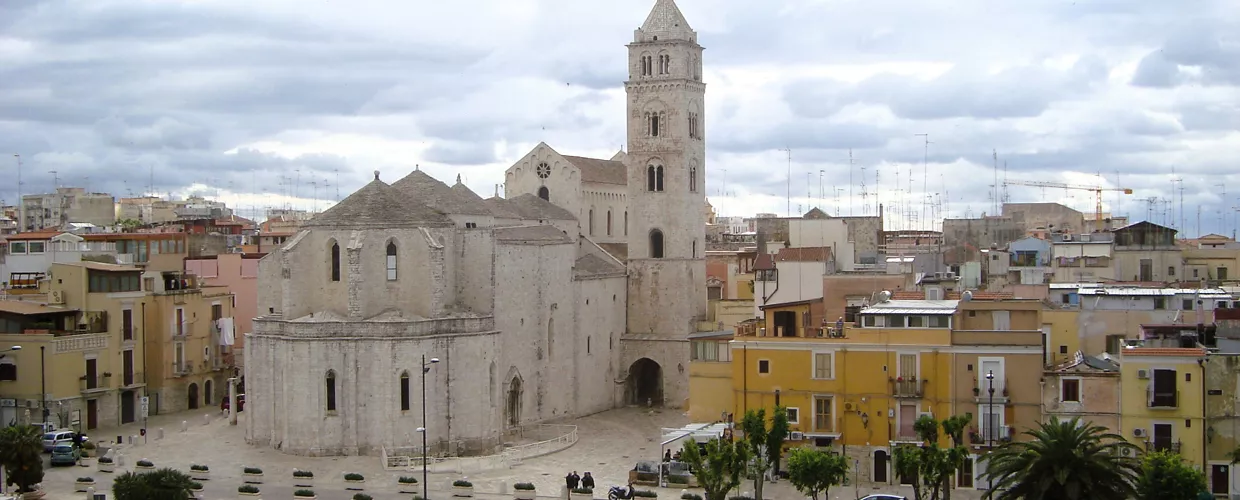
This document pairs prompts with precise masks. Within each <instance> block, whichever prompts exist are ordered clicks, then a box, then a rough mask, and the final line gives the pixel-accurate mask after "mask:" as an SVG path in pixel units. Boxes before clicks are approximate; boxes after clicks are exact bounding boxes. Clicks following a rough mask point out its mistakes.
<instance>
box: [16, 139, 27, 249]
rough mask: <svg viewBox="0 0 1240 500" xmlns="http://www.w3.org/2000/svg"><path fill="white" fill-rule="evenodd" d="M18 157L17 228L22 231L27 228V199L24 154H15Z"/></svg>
mask: <svg viewBox="0 0 1240 500" xmlns="http://www.w3.org/2000/svg"><path fill="white" fill-rule="evenodd" d="M13 157H14V158H17V218H18V219H20V220H19V221H18V223H17V230H18V231H22V230H24V229H25V228H26V201H25V200H24V199H22V155H20V154H16V153H14V154H13Z"/></svg>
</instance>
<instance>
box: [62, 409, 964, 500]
mask: <svg viewBox="0 0 1240 500" xmlns="http://www.w3.org/2000/svg"><path fill="white" fill-rule="evenodd" d="M204 416H205V417H204ZM245 416H246V414H245V413H244V412H242V413H241V415H240V421H239V423H238V425H237V426H230V425H228V422H227V420H226V418H225V417H224V416H223V415H222V414H221V413H220V412H219V410H218V409H215V410H198V411H190V412H184V413H178V414H172V415H156V416H153V417H152V418H151V419H150V421H149V423H148V427H149V429H150V432H149V435H148V438H147V442H146V444H141V439H142V438H138V440H139V441H138V444H135V445H133V446H128V445H126V446H123V447H122V448H121V450H122V451H121V455H122V457H123V459H122V463H123V465H120V466H118V467H117V468H116V470H117V472H116V473H114V474H108V473H103V472H99V471H98V470H97V468H96V467H95V466H94V465H92V466H91V467H88V468H87V467H58V468H54V469H48V470H47V475H46V478H45V480H44V483H43V484H44V489H45V490H46V491H47V492H48V498H51V499H60V498H65V499H76V498H85V494H84V493H74V492H73V489H74V488H73V481H74V479H76V478H78V477H82V476H91V477H94V478H95V481H96V483H97V485H96V487H97V488H98V489H99V490H100V492H107V493H108V498H111V479H110V478H111V477H112V476H115V475H117V474H120V473H122V472H124V471H127V470H132V469H133V465H134V463H135V462H136V461H137V460H140V459H148V460H151V461H152V462H154V463H155V466H156V467H172V468H176V469H179V470H182V471H188V470H189V466H190V465H192V464H203V465H207V466H209V467H210V468H211V471H210V476H211V479H210V480H207V481H202V483H203V484H204V485H205V488H206V491H205V494H204V495H203V498H205V499H207V500H216V499H236V498H239V497H238V495H237V487H238V486H240V485H241V484H242V483H243V480H242V473H241V471H242V468H243V467H259V468H261V469H263V472H264V478H263V484H260V485H258V486H259V488H260V490H261V492H262V497H261V498H265V499H268V500H270V499H291V498H292V497H293V491H294V490H296V489H300V488H295V487H293V480H292V471H293V470H294V469H301V470H309V471H312V472H314V474H315V478H314V487H313V488H312V489H313V490H314V491H315V492H316V493H317V495H318V498H319V499H321V500H349V499H351V498H352V495H353V493H354V492H351V491H346V488H345V486H346V484H345V482H344V479H343V475H344V473H346V472H357V473H360V474H362V475H364V476H365V477H366V483H365V485H364V488H365V493H367V494H370V495H372V496H374V498H375V499H384V500H386V499H397V498H400V499H406V500H408V499H410V498H412V497H413V495H412V494H405V493H398V492H397V485H396V479H397V478H398V477H399V476H402V475H405V476H415V477H417V478H418V479H419V480H421V477H422V473H421V469H420V468H419V469H417V470H411V471H404V472H398V471H386V470H383V468H382V466H381V464H380V463H379V458H378V457H317V458H311V457H299V456H292V455H285V454H283V453H280V452H278V451H275V450H272V449H268V448H258V447H252V446H249V445H247V444H246V443H245V430H244V426H245ZM204 419H205V420H204ZM182 421H185V423H186V426H187V430H186V431H185V432H181V431H180V429H181V422H182ZM204 422H206V423H204ZM562 423H571V424H575V425H577V426H578V442H577V444H576V445H574V446H572V447H570V448H568V449H566V450H563V451H559V452H556V453H552V454H550V455H545V456H542V457H537V458H534V459H529V460H526V461H524V462H523V463H520V464H516V465H514V466H512V467H511V468H508V469H500V470H491V471H486V472H481V473H477V474H472V475H464V476H462V475H460V474H447V473H445V474H434V473H432V474H431V475H430V495H429V496H430V497H431V498H433V499H435V500H439V499H441V498H443V499H447V498H448V497H449V496H450V493H449V489H450V485H451V483H452V481H454V480H456V479H462V478H465V479H468V480H469V481H471V482H473V483H474V488H475V490H476V494H475V498H478V499H480V500H510V499H511V498H512V496H511V491H512V484H513V483H517V482H531V483H534V484H535V486H536V487H537V491H538V493H539V495H540V496H544V497H548V498H554V497H550V496H554V495H562V494H563V488H564V476H565V475H566V474H567V473H568V472H570V471H574V470H575V471H577V472H578V473H579V474H584V473H585V472H586V471H590V472H591V473H592V475H594V476H595V478H596V483H597V487H596V490H598V491H599V493H598V494H597V496H601V497H605V496H606V491H607V488H608V487H610V486H613V485H622V484H625V483H626V481H627V478H628V471H629V469H631V468H632V467H633V465H634V463H635V462H636V461H638V460H655V459H657V458H658V457H659V455H660V450H659V441H660V437H661V435H660V432H659V429H660V428H661V427H680V426H682V425H684V424H686V423H687V419H686V417H685V416H684V414H683V413H681V412H679V411H675V410H647V409H642V408H624V409H618V410H613V411H609V412H604V413H600V414H597V415H592V416H589V417H585V418H580V419H575V420H573V421H569V422H562ZM140 427H141V426H140V425H137V424H131V425H126V426H123V427H121V428H119V429H97V430H95V431H92V432H91V433H90V434H89V435H90V436H91V440H93V441H96V442H98V441H105V440H111V439H115V438H116V436H117V435H118V434H120V435H124V436H129V435H136V434H138V429H139V428H140ZM160 428H162V429H163V431H164V437H163V439H158V429H160ZM126 439H127V438H126ZM653 490H654V491H656V492H658V493H659V498H660V499H661V500H677V499H679V498H680V494H681V490H680V489H664V488H653ZM741 490H742V491H746V492H747V491H751V490H752V484H745V485H742V486H741ZM696 492H697V493H699V494H700V493H701V490H696ZM763 493H764V495H763V496H764V497H765V498H766V499H768V500H785V499H787V500H793V499H796V500H801V499H804V498H806V496H805V495H803V494H801V493H799V492H797V491H796V490H795V489H794V488H793V487H792V486H791V485H790V484H789V483H788V482H787V481H780V482H778V483H775V484H768V485H766V487H765V488H764V490H763ZM872 493H897V494H902V495H905V496H908V497H910V498H911V497H912V491H911V489H908V488H899V487H894V486H892V487H883V488H882V489H881V490H879V489H875V488H869V487H862V488H859V489H856V488H853V487H851V486H848V487H844V486H841V487H836V488H833V489H832V492H831V499H830V500H839V499H856V498H858V497H859V496H865V495H868V494H872ZM247 498H255V497H247ZM558 498H563V496H559V497H558ZM952 498H953V499H960V500H969V499H975V498H980V493H978V492H974V491H954V492H953V494H952Z"/></svg>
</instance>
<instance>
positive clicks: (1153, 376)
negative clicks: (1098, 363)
mask: <svg viewBox="0 0 1240 500" xmlns="http://www.w3.org/2000/svg"><path fill="white" fill-rule="evenodd" d="M1205 358H1206V351H1205V349H1202V348H1184V347H1131V348H1126V349H1124V350H1123V352H1122V353H1121V362H1120V384H1121V386H1122V389H1121V390H1122V391H1123V392H1122V397H1121V405H1122V406H1121V408H1122V410H1121V418H1120V423H1121V425H1122V429H1121V432H1120V434H1122V435H1123V436H1124V437H1126V438H1128V440H1129V441H1131V442H1133V443H1134V444H1136V445H1138V446H1140V447H1142V448H1143V449H1145V450H1147V451H1153V450H1171V451H1175V452H1178V453H1179V454H1180V455H1181V456H1183V457H1184V459H1185V460H1187V461H1189V462H1192V463H1193V464H1196V465H1198V466H1202V467H1204V466H1205V465H1206V463H1205V462H1206V459H1205V446H1204V444H1203V443H1204V436H1205V433H1206V428H1207V423H1206V422H1205V419H1204V418H1203V416H1204V406H1203V405H1202V397H1203V394H1202V393H1203V391H1202V382H1203V380H1204V376H1205V373H1204V369H1203V368H1202V363H1204V361H1205Z"/></svg>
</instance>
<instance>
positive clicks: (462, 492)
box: [452, 479, 474, 498]
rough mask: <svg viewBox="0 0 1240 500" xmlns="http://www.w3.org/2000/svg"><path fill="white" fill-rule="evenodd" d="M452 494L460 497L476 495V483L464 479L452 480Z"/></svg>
mask: <svg viewBox="0 0 1240 500" xmlns="http://www.w3.org/2000/svg"><path fill="white" fill-rule="evenodd" d="M452 496H454V497H459V498H470V497H473V496H474V483H471V482H469V481H466V480H464V479H457V480H456V481H452Z"/></svg>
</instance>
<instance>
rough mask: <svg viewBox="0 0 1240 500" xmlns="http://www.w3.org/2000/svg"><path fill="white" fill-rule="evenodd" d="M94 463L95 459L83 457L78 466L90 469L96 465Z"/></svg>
mask: <svg viewBox="0 0 1240 500" xmlns="http://www.w3.org/2000/svg"><path fill="white" fill-rule="evenodd" d="M94 463H95V459H94V458H91V457H82V458H79V459H78V466H80V467H90V466H91V465H94Z"/></svg>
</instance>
